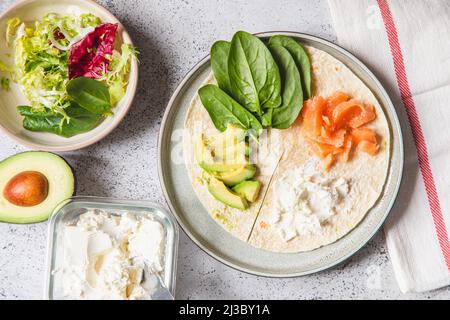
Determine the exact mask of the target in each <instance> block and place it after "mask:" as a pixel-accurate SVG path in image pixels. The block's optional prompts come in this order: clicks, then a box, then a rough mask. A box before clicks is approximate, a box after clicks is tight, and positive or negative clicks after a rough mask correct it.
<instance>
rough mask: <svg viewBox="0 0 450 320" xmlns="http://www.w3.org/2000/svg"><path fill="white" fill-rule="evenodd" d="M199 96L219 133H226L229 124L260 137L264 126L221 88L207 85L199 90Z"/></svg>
mask: <svg viewBox="0 0 450 320" xmlns="http://www.w3.org/2000/svg"><path fill="white" fill-rule="evenodd" d="M198 95H199V96H200V100H201V101H202V104H203V106H204V107H205V109H206V111H207V112H208V114H209V116H210V117H211V120H212V122H213V123H214V125H215V127H216V128H217V129H218V130H219V131H221V132H223V131H225V130H226V128H227V126H228V124H235V125H237V126H239V127H240V128H242V129H246V130H249V129H253V130H255V131H256V133H255V134H256V135H259V132H260V130H261V129H262V125H261V123H260V122H259V121H258V119H257V118H256V117H255V116H254V115H253V114H251V113H250V112H249V111H248V110H247V109H245V108H244V107H243V106H241V105H240V104H239V103H237V102H236V101H235V100H234V99H233V98H232V97H230V96H229V95H227V94H226V93H225V92H224V91H223V90H222V89H220V88H219V87H217V86H215V85H213V84H207V85H205V86H203V87H201V88H200V89H199V90H198Z"/></svg>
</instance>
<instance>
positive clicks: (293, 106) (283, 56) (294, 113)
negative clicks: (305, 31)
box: [269, 45, 303, 129]
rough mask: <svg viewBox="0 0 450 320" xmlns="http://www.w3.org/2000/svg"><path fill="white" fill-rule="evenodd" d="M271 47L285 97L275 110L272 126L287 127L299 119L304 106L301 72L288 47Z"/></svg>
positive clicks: (283, 96)
mask: <svg viewBox="0 0 450 320" xmlns="http://www.w3.org/2000/svg"><path fill="white" fill-rule="evenodd" d="M269 49H270V52H271V53H272V55H273V57H274V59H275V61H276V62H277V64H278V66H279V68H280V72H281V81H282V98H283V103H282V104H281V106H279V107H278V108H275V109H274V110H273V115H272V127H273V128H277V129H286V128H289V127H290V126H291V125H292V124H293V123H294V121H295V120H296V119H297V117H298V114H299V113H300V110H301V109H302V106H303V91H302V86H301V78H300V72H299V71H298V69H297V66H296V64H295V61H294V58H292V56H291V54H290V53H289V51H288V50H287V49H285V48H284V47H282V46H279V45H270V46H269Z"/></svg>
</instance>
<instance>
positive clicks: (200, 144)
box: [195, 134, 244, 173]
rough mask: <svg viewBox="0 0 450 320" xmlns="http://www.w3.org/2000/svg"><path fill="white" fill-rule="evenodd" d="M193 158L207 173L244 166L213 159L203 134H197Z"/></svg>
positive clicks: (227, 170)
mask: <svg viewBox="0 0 450 320" xmlns="http://www.w3.org/2000/svg"><path fill="white" fill-rule="evenodd" d="M195 159H196V160H197V163H198V165H199V166H200V167H201V168H202V169H203V170H205V171H207V172H209V173H214V172H219V173H221V172H229V171H234V170H238V169H241V168H242V167H243V166H244V165H243V164H232V163H224V162H217V161H215V160H214V157H213V155H212V150H211V149H210V148H209V146H208V145H207V144H206V141H205V137H204V135H203V134H201V135H200V136H199V138H198V140H197V143H196V144H195Z"/></svg>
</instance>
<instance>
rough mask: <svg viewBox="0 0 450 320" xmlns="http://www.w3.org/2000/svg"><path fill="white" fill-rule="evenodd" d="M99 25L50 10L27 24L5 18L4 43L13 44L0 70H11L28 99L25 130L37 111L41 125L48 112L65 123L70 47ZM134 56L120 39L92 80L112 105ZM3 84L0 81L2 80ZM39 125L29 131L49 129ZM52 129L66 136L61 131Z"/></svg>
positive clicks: (122, 90) (119, 95)
mask: <svg viewBox="0 0 450 320" xmlns="http://www.w3.org/2000/svg"><path fill="white" fill-rule="evenodd" d="M101 24H102V21H101V20H100V18H99V17H96V16H94V15H92V14H81V15H69V16H61V15H58V14H55V13H49V14H47V15H46V16H44V17H43V18H42V19H41V20H40V21H36V22H34V23H33V24H29V23H27V24H24V23H23V22H21V21H20V19H18V18H12V19H10V20H9V21H8V22H7V28H6V29H7V35H6V38H7V43H8V45H10V46H13V47H14V67H15V68H14V69H13V68H11V67H9V66H7V65H6V64H4V63H3V62H1V61H0V71H3V72H8V73H9V74H10V75H11V78H12V80H13V81H14V82H16V83H18V84H19V85H20V87H21V89H22V91H23V93H24V94H25V96H26V97H27V99H28V100H29V102H30V105H29V108H30V110H32V112H31V113H30V114H28V115H27V116H26V117H27V119H26V120H27V126H26V128H27V129H28V130H31V126H32V124H33V123H34V124H36V123H37V121H32V120H33V119H34V120H36V119H37V118H38V116H37V115H40V116H39V118H40V119H41V120H42V121H41V120H40V121H41V122H39V123H41V124H42V123H44V121H45V115H48V114H52V115H53V116H52V117H51V119H52V121H53V122H54V121H56V120H58V121H60V123H59V127H60V128H63V127H65V126H67V124H68V123H70V120H71V118H72V117H73V115H74V113H73V112H71V111H69V110H71V108H72V109H73V102H74V101H72V100H73V99H71V97H70V96H69V95H68V93H67V84H68V82H69V72H68V71H69V56H70V48H71V47H72V45H74V44H75V43H77V42H79V41H80V40H82V39H84V38H85V37H86V35H87V34H89V33H90V32H92V31H93V30H95V28H96V27H97V26H99V25H101ZM136 55H137V51H136V50H135V48H134V47H132V46H131V45H128V44H123V45H122V47H121V52H118V51H114V52H113V54H112V55H111V56H108V57H107V59H109V60H110V64H109V66H108V68H107V70H105V74H103V75H101V77H100V78H99V79H96V80H98V81H101V82H103V83H104V84H105V85H106V86H107V87H108V91H109V93H110V96H111V105H112V106H114V105H115V104H116V103H117V102H118V101H119V100H120V99H121V98H122V97H123V96H124V94H125V91H126V86H127V84H128V73H129V71H130V65H131V60H132V58H133V57H136ZM4 83H6V82H4V81H3V80H2V85H3V84H4ZM77 116H78V115H77ZM48 119H50V117H49V118H48ZM53 122H52V123H53ZM24 123H25V122H24ZM53 125H54V123H53ZM42 128H43V127H41V128H40V129H39V127H36V128H35V129H34V131H49V130H43V129H42ZM85 129H86V128H85ZM52 130H53V129H52ZM54 133H57V134H60V135H63V136H66V135H65V134H62V133H61V132H59V133H58V132H56V131H55V132H54ZM73 133H75V131H74V132H73Z"/></svg>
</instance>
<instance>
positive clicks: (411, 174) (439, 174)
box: [328, 0, 450, 292]
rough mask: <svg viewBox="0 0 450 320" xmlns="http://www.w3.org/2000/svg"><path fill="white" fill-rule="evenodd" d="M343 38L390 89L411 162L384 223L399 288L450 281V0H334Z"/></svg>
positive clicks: (429, 286) (418, 288)
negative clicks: (449, 232)
mask: <svg viewBox="0 0 450 320" xmlns="http://www.w3.org/2000/svg"><path fill="white" fill-rule="evenodd" d="M328 2H329V5H330V10H331V15H332V18H333V21H334V27H335V30H336V34H337V38H338V43H339V44H340V45H342V46H343V47H344V48H346V49H348V50H349V51H351V52H352V53H354V54H355V55H356V56H357V57H359V58H360V59H361V60H362V61H363V62H365V63H366V65H367V66H368V67H369V68H370V69H371V70H372V71H373V72H374V73H375V74H376V75H377V76H378V78H379V79H380V80H381V82H382V83H383V85H384V86H385V88H386V90H387V91H388V93H389V95H390V97H391V99H392V101H393V103H394V105H395V107H396V110H397V113H398V115H399V118H400V122H401V124H402V130H403V136H404V144H405V170H404V176H403V182H402V186H401V189H400V194H399V197H398V199H397V202H396V205H395V206H394V208H393V211H392V212H391V214H390V216H389V218H388V220H387V222H386V224H385V227H384V231H385V234H386V241H387V246H388V250H389V255H390V257H391V260H392V264H393V268H394V272H395V276H396V278H397V282H398V284H399V286H400V289H401V290H402V291H403V292H408V291H426V290H432V289H435V288H439V287H443V286H447V285H449V284H450V243H449V237H448V235H449V234H448V231H449V230H450V40H449V35H450V2H449V1H446V0H433V1H423V0H405V1H395V0H378V1H377V0H329V1H328Z"/></svg>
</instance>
